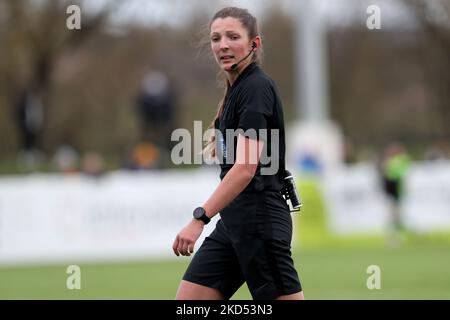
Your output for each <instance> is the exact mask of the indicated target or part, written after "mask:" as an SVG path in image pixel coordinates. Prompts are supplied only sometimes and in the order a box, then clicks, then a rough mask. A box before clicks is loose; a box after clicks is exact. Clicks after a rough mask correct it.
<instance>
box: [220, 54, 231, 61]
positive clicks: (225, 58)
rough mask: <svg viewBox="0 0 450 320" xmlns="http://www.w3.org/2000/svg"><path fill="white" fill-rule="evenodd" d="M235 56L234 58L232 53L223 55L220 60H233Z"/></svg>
mask: <svg viewBox="0 0 450 320" xmlns="http://www.w3.org/2000/svg"><path fill="white" fill-rule="evenodd" d="M233 58H234V56H231V55H226V56H221V57H220V61H227V60H231V59H233Z"/></svg>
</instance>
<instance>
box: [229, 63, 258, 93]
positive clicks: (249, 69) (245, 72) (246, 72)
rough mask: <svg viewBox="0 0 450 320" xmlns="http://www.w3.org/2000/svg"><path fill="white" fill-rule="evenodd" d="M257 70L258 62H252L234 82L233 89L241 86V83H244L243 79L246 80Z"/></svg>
mask: <svg viewBox="0 0 450 320" xmlns="http://www.w3.org/2000/svg"><path fill="white" fill-rule="evenodd" d="M256 68H258V65H257V64H256V62H252V63H250V64H249V65H248V66H246V67H245V69H244V70H242V72H241V73H240V74H239V76H238V77H237V79H236V80H235V81H234V83H233V85H232V86H231V88H235V87H236V86H237V85H238V84H239V82H241V81H242V79H245V78H246V77H247V75H249V74H250V73H251V72H252V71H253V70H254V69H256Z"/></svg>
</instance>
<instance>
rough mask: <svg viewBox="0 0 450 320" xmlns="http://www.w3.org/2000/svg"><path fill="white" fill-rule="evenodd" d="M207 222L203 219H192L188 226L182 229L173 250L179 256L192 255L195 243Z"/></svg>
mask: <svg viewBox="0 0 450 320" xmlns="http://www.w3.org/2000/svg"><path fill="white" fill-rule="evenodd" d="M204 226H205V224H204V223H203V221H201V220H197V219H192V220H191V222H189V223H188V225H187V226H186V227H184V228H183V229H181V231H180V232H179V233H178V234H177V236H176V238H175V241H174V242H173V245H172V249H173V252H174V253H175V254H176V255H177V256H179V255H180V254H181V255H182V256H190V255H191V253H193V252H194V245H195V242H196V241H197V239H198V237H200V235H201V234H202V231H203V227H204Z"/></svg>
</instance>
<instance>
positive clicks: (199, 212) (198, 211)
mask: <svg viewBox="0 0 450 320" xmlns="http://www.w3.org/2000/svg"><path fill="white" fill-rule="evenodd" d="M194 218H195V219H197V220H201V221H203V223H204V224H208V223H209V222H210V221H211V218H209V217H208V216H207V215H206V211H205V209H203V208H202V207H198V208H195V210H194Z"/></svg>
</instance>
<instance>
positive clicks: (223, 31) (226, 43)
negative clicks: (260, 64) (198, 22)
mask: <svg viewBox="0 0 450 320" xmlns="http://www.w3.org/2000/svg"><path fill="white" fill-rule="evenodd" d="M210 36H211V49H212V51H213V53H214V57H215V58H216V61H217V63H218V64H219V67H220V68H221V69H222V70H224V71H231V66H232V65H233V64H235V63H237V62H238V61H240V60H241V59H242V58H244V57H245V56H246V55H247V54H248V53H249V52H250V50H251V49H252V48H251V45H250V39H249V37H248V34H247V30H246V29H245V28H244V27H243V26H242V23H241V22H240V21H239V20H238V19H236V18H232V17H227V18H217V19H216V20H214V21H213V23H212V24H211V34H210ZM249 61H250V59H249ZM249 61H243V62H242V64H240V65H239V67H242V66H244V65H246V64H247V63H249Z"/></svg>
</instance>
